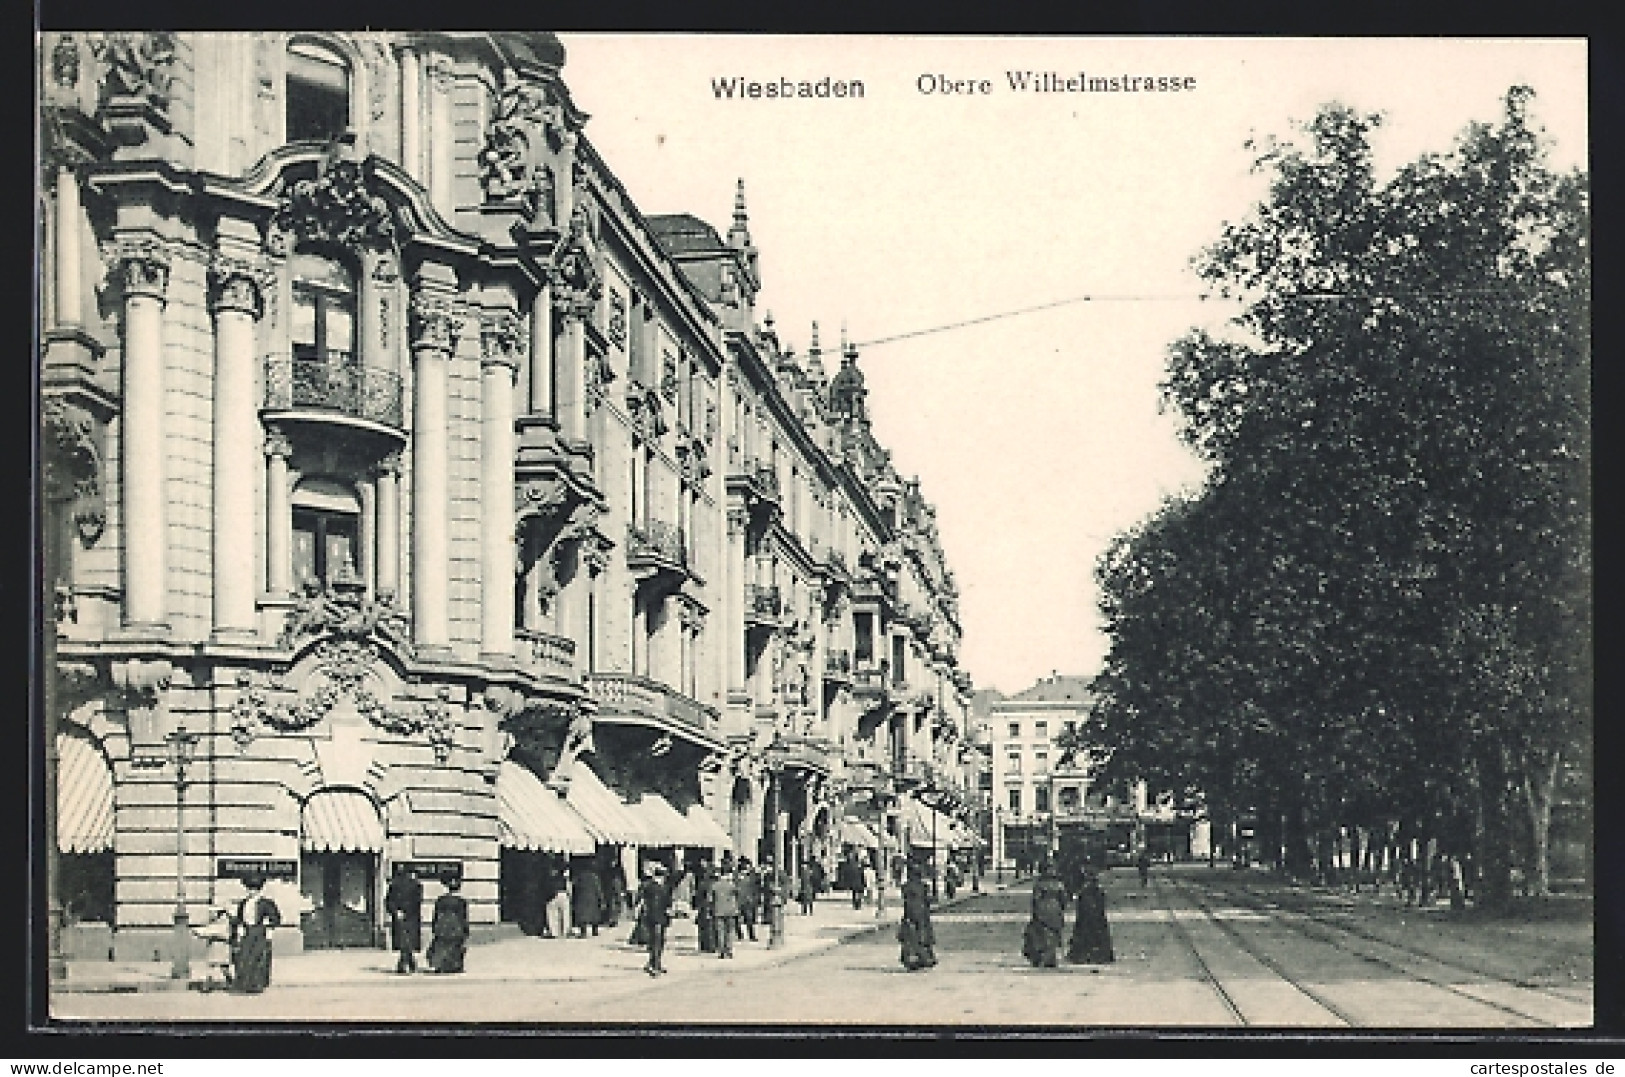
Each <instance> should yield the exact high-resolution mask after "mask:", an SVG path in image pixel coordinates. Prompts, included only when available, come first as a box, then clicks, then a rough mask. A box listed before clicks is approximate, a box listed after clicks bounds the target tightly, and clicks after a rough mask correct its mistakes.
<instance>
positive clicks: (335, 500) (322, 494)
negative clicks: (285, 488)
mask: <svg viewBox="0 0 1625 1077" xmlns="http://www.w3.org/2000/svg"><path fill="white" fill-rule="evenodd" d="M360 520H361V502H360V501H359V500H358V499H357V498H356V496H355V493H354V492H353V491H352V490H350V489H349V488H348V487H346V486H344V485H343V484H341V483H337V482H333V481H331V480H328V479H318V478H313V479H306V480H304V481H303V482H301V483H300V484H299V486H298V488H297V489H296V490H294V493H293V578H294V581H295V583H297V584H299V585H301V586H302V585H303V584H304V583H305V582H306V581H310V580H314V581H315V582H317V583H320V584H329V583H332V582H333V581H334V580H336V579H341V578H345V577H350V578H354V577H357V576H359V575H360V570H361V564H360V561H359V559H358V539H359V536H360V527H359V524H360Z"/></svg>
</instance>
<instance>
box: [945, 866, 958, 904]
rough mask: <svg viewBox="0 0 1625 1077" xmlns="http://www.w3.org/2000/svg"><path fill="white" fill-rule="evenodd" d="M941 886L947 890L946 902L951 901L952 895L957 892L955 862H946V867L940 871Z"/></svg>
mask: <svg viewBox="0 0 1625 1077" xmlns="http://www.w3.org/2000/svg"><path fill="white" fill-rule="evenodd" d="M942 884H943V886H944V887H945V888H946V889H947V892H948V900H949V901H952V900H953V899H954V895H955V894H957V893H958V892H959V864H958V863H957V862H955V861H953V860H949V861H948V866H947V867H946V868H944V869H943V871H942Z"/></svg>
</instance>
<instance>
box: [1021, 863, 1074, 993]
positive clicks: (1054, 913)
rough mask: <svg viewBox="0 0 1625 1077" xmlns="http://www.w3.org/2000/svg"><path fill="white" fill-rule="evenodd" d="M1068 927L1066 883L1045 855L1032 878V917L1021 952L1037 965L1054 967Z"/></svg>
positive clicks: (1034, 965) (1028, 923) (1058, 961)
mask: <svg viewBox="0 0 1625 1077" xmlns="http://www.w3.org/2000/svg"><path fill="white" fill-rule="evenodd" d="M1065 930H1066V885H1065V884H1064V883H1062V882H1061V880H1060V878H1059V877H1058V876H1057V875H1056V874H1055V866H1054V865H1053V864H1052V863H1050V860H1049V858H1048V857H1045V858H1044V860H1043V861H1042V863H1041V864H1040V866H1039V869H1038V878H1037V879H1036V880H1035V881H1034V882H1033V905H1032V919H1030V920H1028V921H1027V931H1026V934H1025V936H1024V938H1023V939H1022V945H1021V953H1022V956H1023V957H1025V958H1026V959H1027V960H1028V961H1030V962H1032V964H1033V967H1034V968H1047V969H1052V968H1055V967H1056V966H1057V965H1058V964H1060V959H1059V956H1058V954H1059V951H1060V948H1061V935H1062V933H1063V932H1064V931H1065Z"/></svg>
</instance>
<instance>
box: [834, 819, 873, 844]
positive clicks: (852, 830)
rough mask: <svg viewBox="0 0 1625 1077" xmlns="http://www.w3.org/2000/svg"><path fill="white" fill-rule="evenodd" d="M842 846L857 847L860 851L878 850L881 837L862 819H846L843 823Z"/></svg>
mask: <svg viewBox="0 0 1625 1077" xmlns="http://www.w3.org/2000/svg"><path fill="white" fill-rule="evenodd" d="M841 844H842V845H856V846H857V847H858V848H860V849H878V848H880V835H878V834H876V833H875V832H874V830H873V829H872V828H871V827H870V826H869V824H868V823H865V822H864V821H863V820H861V819H846V820H843V821H842V823H841Z"/></svg>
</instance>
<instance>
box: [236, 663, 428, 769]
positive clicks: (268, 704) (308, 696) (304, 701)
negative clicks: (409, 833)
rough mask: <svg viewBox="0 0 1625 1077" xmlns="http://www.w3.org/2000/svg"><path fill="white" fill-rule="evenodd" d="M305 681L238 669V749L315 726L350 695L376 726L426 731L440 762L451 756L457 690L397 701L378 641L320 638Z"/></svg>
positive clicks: (403, 733)
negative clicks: (261, 679)
mask: <svg viewBox="0 0 1625 1077" xmlns="http://www.w3.org/2000/svg"><path fill="white" fill-rule="evenodd" d="M300 664H301V665H302V666H304V667H305V669H304V671H303V673H302V675H301V676H300V677H299V678H298V679H299V680H302V681H303V682H304V683H303V686H302V687H301V688H295V687H292V686H290V685H289V683H288V681H287V680H286V679H285V678H284V677H281V676H275V675H273V677H272V679H271V680H270V682H269V683H268V684H265V685H257V684H255V683H254V680H253V677H252V676H251V675H250V674H249V673H248V672H246V671H244V672H240V673H238V674H237V698H236V699H235V700H234V701H233V703H232V706H231V736H232V740H233V742H234V743H235V744H236V745H237V750H238V751H240V752H242V751H247V750H248V747H249V745H251V744H252V743H253V742H254V739H255V738H256V737H258V736H262V735H264V734H265V733H266V731H267V730H271V731H275V732H278V733H299V732H304V731H305V730H308V729H310V728H312V727H313V726H315V725H316V724H317V723H318V722H320V721H322V719H324V718H326V717H327V716H328V715H329V713H330V712H332V711H333V710H334V708H335V707H337V706H338V705H339V703H340V702H341V701H343V700H346V699H347V700H348V701H349V702H350V704H351V705H352V706H353V707H354V708H355V711H356V713H357V714H359V715H361V717H363V718H364V719H366V720H367V722H368V723H370V724H371V725H372V726H374V727H376V728H378V729H381V730H383V731H384V732H386V733H391V734H394V735H395V736H399V737H418V736H422V737H423V738H424V739H425V740H427V741H428V744H429V747H430V749H432V750H433V752H434V756H435V760H436V762H440V763H444V762H445V761H446V760H447V759H449V758H450V757H451V750H452V748H453V747H454V746H455V744H456V726H455V724H454V723H453V722H452V708H451V690H450V689H449V688H446V687H444V686H442V687H440V688H438V689H437V690H436V697H435V698H434V699H432V700H428V701H424V702H418V701H411V702H404V703H397V702H391V701H389V697H390V696H392V695H393V692H392V691H390V689H389V688H388V687H387V686H386V684H387V682H386V680H385V678H384V676H383V673H382V672H381V671H380V668H379V667H380V665H381V656H380V653H379V649H378V647H377V645H376V644H373V643H368V642H364V641H361V640H356V639H331V640H324V641H322V642H321V643H319V644H317V645H316V647H315V649H314V650H313V651H312V652H311V653H310V655H309V656H308V657H307V659H306V660H304V661H302V662H301V663H300Z"/></svg>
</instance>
